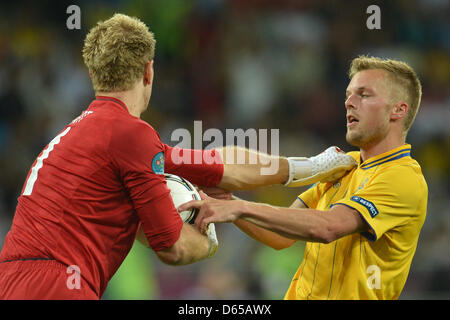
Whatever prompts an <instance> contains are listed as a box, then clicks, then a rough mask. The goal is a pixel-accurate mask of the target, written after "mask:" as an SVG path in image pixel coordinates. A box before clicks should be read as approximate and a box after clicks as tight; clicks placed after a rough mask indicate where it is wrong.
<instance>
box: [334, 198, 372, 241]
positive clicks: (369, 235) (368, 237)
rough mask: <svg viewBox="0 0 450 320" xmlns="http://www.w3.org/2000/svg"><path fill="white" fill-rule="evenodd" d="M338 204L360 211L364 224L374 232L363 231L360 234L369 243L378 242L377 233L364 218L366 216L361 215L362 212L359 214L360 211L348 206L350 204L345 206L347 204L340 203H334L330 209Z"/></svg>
mask: <svg viewBox="0 0 450 320" xmlns="http://www.w3.org/2000/svg"><path fill="white" fill-rule="evenodd" d="M337 204H340V205H343V206H346V207H348V208H351V209H353V210H356V211H358V213H359V216H360V217H361V218H362V219H363V220H364V222H365V223H366V224H367V226H368V227H369V228H370V230H372V233H370V232H368V231H363V232H361V233H360V234H361V235H362V236H364V237H366V238H367V239H368V240H369V241H371V242H374V241H377V233H376V232H375V230H374V229H373V228H372V226H371V225H370V223H368V222H367V220H366V218H364V216H363V215H362V214H361V212H359V210H358V209H356V208H354V207H352V206H350V205H348V204H345V203H339V202H338V203H333V204H332V205H331V206H330V209H331V208H332V207H333V206H335V205H337Z"/></svg>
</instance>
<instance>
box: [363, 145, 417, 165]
mask: <svg viewBox="0 0 450 320" xmlns="http://www.w3.org/2000/svg"><path fill="white" fill-rule="evenodd" d="M405 151H411V148H408V149H403V150H400V151H397V152H394V153H393V154H390V155H388V156H385V157H383V158H380V159H377V160H373V161H371V162H367V163H365V164H363V165H362V166H368V165H369V164H372V163H375V162H378V161H380V160H383V159H386V158H390V157H392V156H395V155H396V154H398V153H402V152H405Z"/></svg>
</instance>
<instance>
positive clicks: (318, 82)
mask: <svg viewBox="0 0 450 320" xmlns="http://www.w3.org/2000/svg"><path fill="white" fill-rule="evenodd" d="M5 2H6V1H2V2H1V4H0V247H1V246H2V245H3V241H4V237H5V236H6V233H7V230H8V229H9V227H10V225H11V221H12V217H13V213H14V209H15V205H16V201H17V197H18V195H19V193H20V190H21V188H22V185H23V182H24V180H25V178H26V175H27V171H28V169H29V167H30V166H31V164H32V162H33V161H34V159H35V157H36V156H37V155H38V154H39V152H40V151H41V149H42V148H43V147H44V146H45V145H46V144H47V143H48V142H49V141H50V140H51V139H52V138H53V137H54V136H55V135H56V134H57V133H58V132H59V131H60V130H61V129H62V128H63V127H64V126H65V124H66V123H68V122H70V121H71V120H72V119H74V118H75V117H76V116H78V115H79V113H80V112H81V111H82V110H84V109H85V108H86V107H87V106H88V104H89V102H90V101H91V99H92V98H93V91H92V88H91V83H90V80H89V77H88V72H87V70H86V68H85V66H84V65H83V62H82V57H81V49H82V46H83V40H84V37H85V35H86V33H87V32H88V31H89V29H90V28H91V27H92V26H94V24H95V23H96V21H98V20H104V19H107V18H109V17H110V16H111V15H112V14H113V13H115V12H121V13H125V14H128V15H132V16H137V17H139V18H140V19H141V20H143V21H144V22H145V23H146V24H147V25H148V26H149V27H150V29H151V30H152V31H153V32H154V33H155V36H156V39H157V49H156V57H155V72H156V75H155V83H154V89H153V96H152V99H151V102H150V108H149V110H148V111H147V112H146V113H145V114H144V116H143V118H144V120H146V121H148V122H149V123H150V124H152V125H153V126H154V127H155V128H156V129H157V130H158V131H159V132H160V134H161V138H162V140H163V141H164V142H166V143H168V144H169V145H175V144H176V143H177V142H176V141H170V136H171V132H172V131H173V130H175V129H177V128H187V129H189V130H191V129H192V127H193V121H194V120H202V121H203V130H206V129H207V128H219V129H221V130H225V128H243V129H248V128H255V129H260V128H266V129H271V128H277V129H280V153H281V154H282V155H286V156H294V155H306V156H310V155H314V154H316V153H318V152H321V151H322V150H324V149H325V148H326V147H327V146H329V145H338V146H340V147H341V148H343V149H344V150H346V151H350V150H354V148H353V147H351V146H349V145H348V144H347V143H346V141H345V138H344V137H345V111H344V96H345V87H346V86H347V84H348V79H347V75H346V73H347V68H348V66H349V63H350V61H351V59H352V58H354V57H355V56H357V55H359V54H369V55H376V56H382V57H391V58H396V59H401V60H405V61H407V62H409V63H410V64H411V65H412V66H413V67H414V68H415V70H416V71H417V72H418V74H419V76H420V78H421V80H422V84H423V99H422V104H421V109H420V110H419V114H418V116H417V118H416V121H415V124H414V125H413V127H412V129H411V131H410V133H409V135H408V139H407V140H408V142H409V143H411V144H412V146H413V151H412V154H413V157H414V158H415V159H417V160H418V161H419V163H420V164H421V165H422V168H423V172H424V175H425V177H426V179H427V182H428V186H429V206H428V215H427V219H426V222H425V225H424V227H423V230H422V234H421V237H420V241H419V244H418V247H417V252H416V255H415V258H414V260H413V263H412V267H411V272H410V275H409V278H408V281H407V284H406V287H405V289H404V291H403V294H402V295H401V299H449V298H450V209H449V208H450V199H449V187H450V184H449V173H450V168H449V165H450V161H449V157H450V129H449V128H450V125H449V121H450V108H449V106H450V56H449V50H450V40H449V34H450V19H449V16H450V15H449V13H450V10H449V9H450V2H449V1H448V0H415V1H406V0H403V1H385V2H382V1H354V2H350V1H313V0H228V1H227V0H164V1H160V0H152V1H144V0H137V1H126V0H122V1H120V0H115V1H106V0H103V1H100V0H96V1H69V2H68V1H39V2H36V1H11V2H8V3H5ZM70 4H77V5H78V6H79V7H80V8H81V29H80V30H68V29H67V27H66V19H67V18H68V17H69V14H67V13H66V8H67V7H68V6H69V5H70ZM371 4H377V5H379V6H380V8H381V30H368V29H367V27H366V20H367V18H368V17H369V15H368V14H367V13H366V8H367V7H368V6H369V5H371ZM223 132H224V131H223ZM302 191H303V189H285V188H282V187H271V188H261V189H259V190H254V191H251V192H240V193H239V194H238V196H240V197H242V198H245V199H248V200H254V201H262V202H267V203H271V204H275V205H283V206H288V205H290V204H291V202H292V201H293V200H294V199H295V197H296V196H297V195H298V194H299V193H301V192H302ZM217 233H218V237H219V240H220V244H221V246H220V249H219V251H218V253H217V254H216V256H215V257H214V258H213V259H209V260H207V261H203V262H200V263H197V264H195V265H191V266H185V267H171V266H166V265H163V264H162V263H160V262H159V261H158V260H157V258H156V256H155V255H154V254H153V253H152V252H151V251H148V250H146V249H145V248H143V247H142V246H141V245H139V244H137V245H135V246H134V247H133V250H132V251H131V253H130V255H129V256H128V258H127V259H126V261H125V263H124V265H123V266H122V267H121V268H120V269H119V271H118V272H117V274H116V275H115V276H114V278H113V280H112V281H111V283H110V286H109V288H108V290H107V292H106V293H105V295H104V297H103V299H281V298H283V295H284V292H285V290H286V289H287V287H288V284H289V282H290V280H291V277H292V275H293V274H294V272H295V270H296V268H297V267H298V265H299V264H300V262H301V260H302V257H303V248H304V245H303V244H302V243H298V244H297V245H295V246H294V247H292V248H289V249H287V250H283V251H275V250H272V249H270V248H265V247H264V246H262V245H259V244H258V243H257V242H255V241H253V240H251V239H250V238H248V237H247V236H246V235H244V234H243V233H241V232H240V231H239V230H237V229H236V228H235V227H234V226H233V225H218V226H217Z"/></svg>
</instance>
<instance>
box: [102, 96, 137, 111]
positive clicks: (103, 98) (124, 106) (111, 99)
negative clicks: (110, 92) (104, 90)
mask: <svg viewBox="0 0 450 320" xmlns="http://www.w3.org/2000/svg"><path fill="white" fill-rule="evenodd" d="M95 100H100V101H111V102H114V103H117V104H118V105H120V106H121V107H122V109H124V110H125V111H126V112H127V113H130V112H129V111H128V108H127V106H126V105H125V103H124V102H123V101H122V100H119V99H117V98H113V97H108V96H96V97H95Z"/></svg>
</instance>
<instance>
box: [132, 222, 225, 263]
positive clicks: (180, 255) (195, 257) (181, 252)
mask: <svg viewBox="0 0 450 320" xmlns="http://www.w3.org/2000/svg"><path fill="white" fill-rule="evenodd" d="M211 226H212V227H213V226H214V225H213V224H212V225H211ZM211 233H213V234H211ZM137 240H138V241H139V242H140V243H141V244H143V245H144V246H146V247H148V248H150V245H149V243H148V241H147V238H146V236H145V234H144V232H143V230H142V228H141V229H140V230H139V232H138V236H137ZM217 248H218V244H217V238H216V236H215V231H214V230H208V232H207V235H204V234H201V233H200V232H199V231H198V229H197V228H196V227H195V226H193V225H191V224H188V223H183V227H182V229H181V233H180V237H179V238H178V240H177V241H176V242H175V243H174V244H173V245H172V246H171V247H169V248H166V249H163V250H159V251H155V253H156V255H157V256H158V258H159V259H160V260H161V261H162V262H164V263H166V264H170V265H186V264H191V263H194V262H197V261H200V260H203V259H206V258H209V257H212V256H213V255H214V254H215V253H216V251H217Z"/></svg>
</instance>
